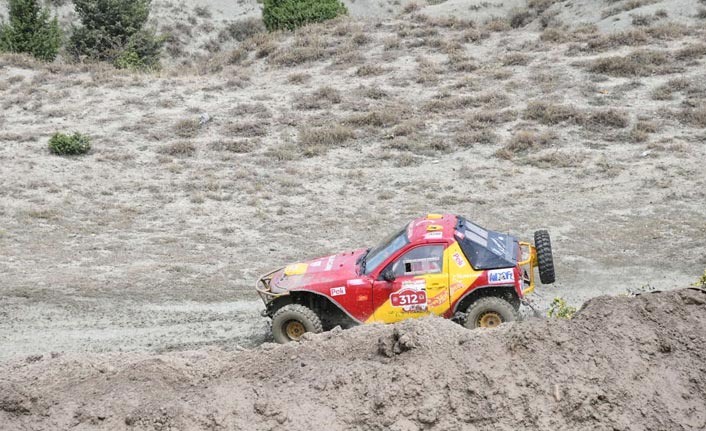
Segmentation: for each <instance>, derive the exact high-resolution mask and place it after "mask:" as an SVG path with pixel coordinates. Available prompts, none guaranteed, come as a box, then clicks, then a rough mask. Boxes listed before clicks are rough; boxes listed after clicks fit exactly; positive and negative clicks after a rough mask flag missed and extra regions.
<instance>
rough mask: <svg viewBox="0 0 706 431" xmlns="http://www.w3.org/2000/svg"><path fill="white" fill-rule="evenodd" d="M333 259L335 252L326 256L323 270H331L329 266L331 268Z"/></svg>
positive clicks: (334, 258)
mask: <svg viewBox="0 0 706 431" xmlns="http://www.w3.org/2000/svg"><path fill="white" fill-rule="evenodd" d="M334 260H336V255H335V254H333V255H331V256H329V257H328V260H327V261H326V268H324V271H331V268H333V261H334Z"/></svg>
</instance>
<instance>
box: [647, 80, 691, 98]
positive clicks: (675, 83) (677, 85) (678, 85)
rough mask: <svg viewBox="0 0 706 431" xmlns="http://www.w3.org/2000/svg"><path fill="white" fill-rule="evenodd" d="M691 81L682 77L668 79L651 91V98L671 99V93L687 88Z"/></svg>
mask: <svg viewBox="0 0 706 431" xmlns="http://www.w3.org/2000/svg"><path fill="white" fill-rule="evenodd" d="M690 87H691V82H690V81H689V80H687V79H684V78H676V79H670V80H669V81H667V82H666V83H665V84H662V85H660V86H659V87H657V88H655V89H654V90H653V91H652V94H651V97H652V100H672V99H674V95H673V93H675V92H677V91H684V90H688V89H689V88H690Z"/></svg>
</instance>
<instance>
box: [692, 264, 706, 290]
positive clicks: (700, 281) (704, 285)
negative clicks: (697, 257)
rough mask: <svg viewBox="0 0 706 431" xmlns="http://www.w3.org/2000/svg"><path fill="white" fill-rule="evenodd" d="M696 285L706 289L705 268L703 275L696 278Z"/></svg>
mask: <svg viewBox="0 0 706 431" xmlns="http://www.w3.org/2000/svg"><path fill="white" fill-rule="evenodd" d="M693 285H694V287H700V288H702V289H706V269H705V270H704V273H703V275H702V276H701V277H700V278H699V279H698V280H696V282H695V283H694V284H693Z"/></svg>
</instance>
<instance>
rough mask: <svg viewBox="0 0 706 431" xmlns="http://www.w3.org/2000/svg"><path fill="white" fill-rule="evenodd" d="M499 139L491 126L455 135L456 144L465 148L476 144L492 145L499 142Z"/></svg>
mask: <svg viewBox="0 0 706 431" xmlns="http://www.w3.org/2000/svg"><path fill="white" fill-rule="evenodd" d="M498 139H499V137H498V135H497V134H496V133H495V132H493V130H492V129H490V128H486V129H481V130H473V131H462V132H460V133H457V134H456V135H455V136H454V142H455V143H456V145H458V146H459V147H464V148H467V147H472V146H473V145H475V144H482V145H492V144H495V143H496V142H498Z"/></svg>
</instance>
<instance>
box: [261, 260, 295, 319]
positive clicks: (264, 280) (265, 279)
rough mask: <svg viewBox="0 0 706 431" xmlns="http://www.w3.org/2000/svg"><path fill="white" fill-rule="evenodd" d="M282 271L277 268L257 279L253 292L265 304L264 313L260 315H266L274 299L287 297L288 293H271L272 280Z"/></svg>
mask: <svg viewBox="0 0 706 431" xmlns="http://www.w3.org/2000/svg"><path fill="white" fill-rule="evenodd" d="M282 269H283V268H278V269H275V270H274V271H270V272H268V273H267V274H264V275H262V276H261V277H260V278H258V279H257V283H255V290H256V291H257V294H258V295H260V298H261V299H262V302H264V303H265V307H266V308H265V311H263V313H262V314H263V316H267V315H268V312H267V311H268V310H269V308H270V304H271V303H272V301H274V300H275V299H276V298H279V297H280V296H285V295H289V292H282V293H274V292H272V278H273V277H274V275H275V274H277V273H278V272H280V271H281V270H282Z"/></svg>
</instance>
